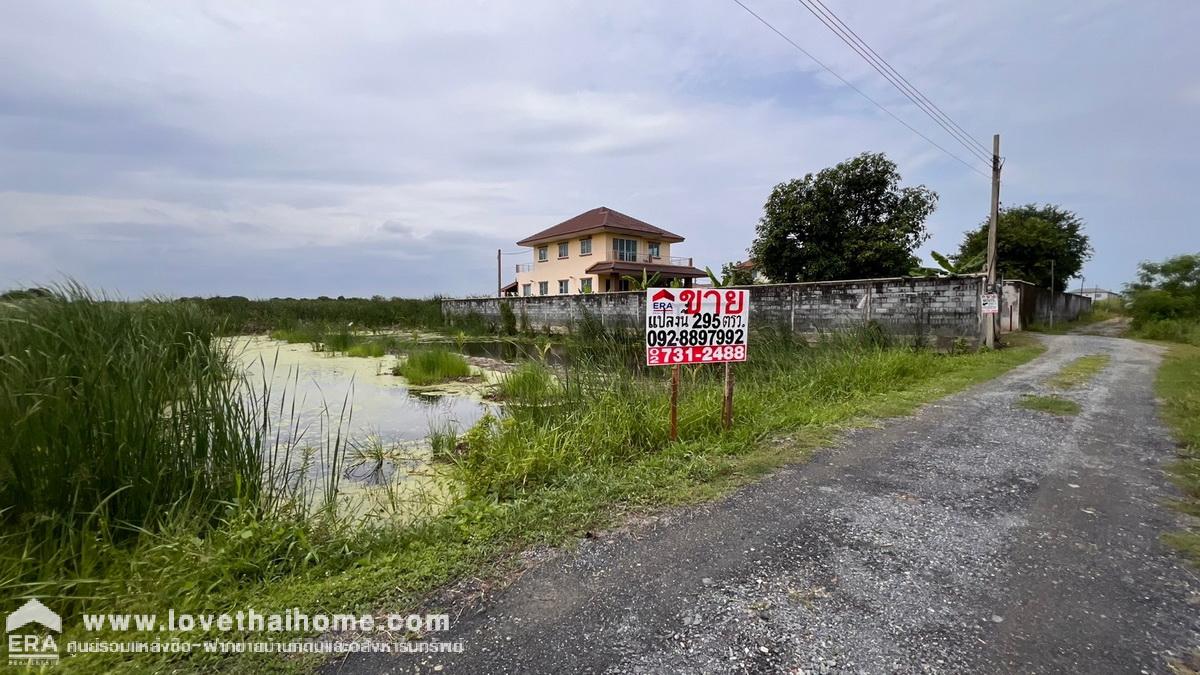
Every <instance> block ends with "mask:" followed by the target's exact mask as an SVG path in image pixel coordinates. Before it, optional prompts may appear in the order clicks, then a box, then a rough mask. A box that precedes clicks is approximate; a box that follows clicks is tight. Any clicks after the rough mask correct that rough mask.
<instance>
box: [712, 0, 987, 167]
mask: <svg viewBox="0 0 1200 675" xmlns="http://www.w3.org/2000/svg"><path fill="white" fill-rule="evenodd" d="M733 2H735V3H736V4H737V5H738V6H739V7H741V8H742V9H744V10H746V12H747V13H749V14H750V16H752V17H754V18H755V19H758V22H759V23H761V24H762V25H764V26H766V27H767V28H769V29H770V30H771V32H773V33H775V34H776V35H778V36H779V37H781V38H783V39H784V40H785V41H786V42H787V43H788V44H790V45H791V46H793V47H795V48H796V50H797V51H799V52H800V53H801V54H804V55H805V56H807V57H808V58H809V59H810V60H811V61H812V62H813V63H815V64H817V65H818V66H820V67H821V68H823V69H824V70H825V71H826V72H827V73H829V74H830V75H833V76H834V77H836V78H837V79H838V80H840V81H841V83H842V84H844V85H846V86H847V87H850V88H851V89H853V90H854V91H856V92H858V95H859V96H862V97H863V98H865V99H866V100H867V101H869V102H870V103H871V104H872V105H874V106H875V107H876V108H879V109H880V110H882V111H883V112H885V113H887V114H888V116H889V117H891V118H892V119H894V120H896V121H897V122H899V123H900V124H902V125H904V127H905V128H906V129H908V130H909V131H911V132H913V133H914V134H916V135H918V136H920V137H921V138H923V139H925V141H926V142H927V143H929V144H930V145H932V146H933V147H935V148H937V149H938V150H941V151H942V152H944V153H946V155H948V156H950V157H951V158H953V159H954V160H956V161H958V162H959V163H960V164H962V165H963V166H965V167H967V168H968V169H970V170H972V171H974V172H975V173H977V174H979V175H980V176H983V177H984V178H987V177H988V175H987V174H985V173H984V172H982V171H980V170H979V169H978V168H976V167H975V165H973V164H971V163H970V162H968V161H967V160H965V159H963V158H962V157H959V156H958V155H956V154H954V153H953V152H950V151H949V150H947V149H946V148H944V147H942V146H941V145H939V144H938V143H937V142H936V141H934V140H933V139H932V138H930V137H928V136H926V135H925V134H923V133H921V132H920V131H918V130H917V129H916V127H914V126H912V125H911V124H909V123H908V122H905V121H904V120H903V119H901V118H900V117H899V116H898V115H896V113H894V112H892V111H891V110H888V109H887V108H886V107H884V105H883V104H882V103H880V102H879V101H876V100H875V99H873V98H871V97H870V96H868V95H867V94H866V92H864V91H863V90H862V89H859V88H858V87H856V86H854V85H853V84H851V83H850V81H849V80H847V79H846V78H844V77H842V76H841V75H838V73H837V71H835V70H834V69H832V68H830V67H829V66H827V65H825V63H824V62H822V61H821V60H820V59H818V58H817V57H815V56H813V55H812V54H811V53H809V51H808V50H807V49H805V48H804V47H801V46H800V45H799V44H796V41H795V40H793V39H792V38H790V37H788V36H787V35H785V34H784V33H783V32H782V31H780V30H779V29H778V28H776V27H775V26H772V25H771V23H770V22H769V21H767V20H766V19H764V18H762V17H761V16H759V15H758V14H757V13H755V11H754V10H752V9H750V8H749V7H747V6H746V5H745V4H743V3H742V0H733Z"/></svg>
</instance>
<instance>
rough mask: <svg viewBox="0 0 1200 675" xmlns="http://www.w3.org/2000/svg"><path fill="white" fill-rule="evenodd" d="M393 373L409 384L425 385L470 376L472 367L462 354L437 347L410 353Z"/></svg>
mask: <svg viewBox="0 0 1200 675" xmlns="http://www.w3.org/2000/svg"><path fill="white" fill-rule="evenodd" d="M393 374H395V375H400V376H402V377H403V378H404V379H406V380H408V382H409V384H415V385H417V386H425V385H430V384H437V383H439V382H446V381H447V380H453V379H456V378H459V377H468V376H469V375H470V374H471V367H470V366H468V365H467V361H466V359H464V358H463V357H462V355H461V354H458V353H456V352H452V351H450V350H448V349H441V348H436V347H435V348H429V349H421V350H417V351H414V352H412V353H410V354H409V355H408V357H407V358H406V359H404V361H403V362H402V363H401V364H400V365H398V366H396V368H395V369H394V370H393Z"/></svg>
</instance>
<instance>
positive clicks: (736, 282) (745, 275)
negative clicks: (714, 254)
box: [704, 262, 754, 286]
mask: <svg viewBox="0 0 1200 675" xmlns="http://www.w3.org/2000/svg"><path fill="white" fill-rule="evenodd" d="M704 271H705V272H708V276H709V278H710V279H712V281H713V285H714V286H752V285H753V284H754V270H753V269H747V268H745V267H743V266H742V264H741V263H739V262H727V263H725V264H724V265H721V278H720V283H717V281H718V280H717V277H716V275H714V274H713V273H712V270H710V269H708V268H707V267H705V268H704Z"/></svg>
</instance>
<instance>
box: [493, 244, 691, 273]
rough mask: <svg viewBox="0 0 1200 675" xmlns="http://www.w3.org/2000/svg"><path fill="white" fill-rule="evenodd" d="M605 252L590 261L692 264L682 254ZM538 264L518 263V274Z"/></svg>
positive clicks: (673, 264) (626, 251) (682, 265)
mask: <svg viewBox="0 0 1200 675" xmlns="http://www.w3.org/2000/svg"><path fill="white" fill-rule="evenodd" d="M604 253H605V255H604V257H603V258H600V259H599V260H597V259H594V258H591V257H590V256H588V259H589V262H600V261H604V262H631V263H639V264H643V265H672V266H675V267H691V266H692V259H691V258H684V257H680V256H651V255H650V254H649V253H645V252H642V251H638V252H637V253H632V252H630V251H628V250H622V249H615V248H614V249H610V250H608V251H605V252H604ZM574 257H579V256H574ZM538 262H548V261H546V260H541V261H538ZM536 264H537V262H527V263H517V265H516V269H517V274H520V273H522V272H532V271H533V268H534V266H535V265H536Z"/></svg>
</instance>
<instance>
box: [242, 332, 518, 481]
mask: <svg viewBox="0 0 1200 675" xmlns="http://www.w3.org/2000/svg"><path fill="white" fill-rule="evenodd" d="M232 348H233V352H234V354H235V355H236V358H237V360H238V361H239V362H240V363H241V364H242V366H243V367H244V369H245V372H246V374H247V376H248V378H249V381H250V384H251V387H252V389H253V390H254V393H255V394H256V395H258V396H260V397H261V396H262V393H263V391H264V387H269V401H270V406H269V410H268V417H269V419H270V422H271V425H272V441H274V434H275V433H276V432H278V434H279V439H280V444H279V445H280V446H283V447H291V448H293V450H294V451H296V452H300V451H307V452H309V453H310V456H309V457H308V461H307V465H306V466H305V467H304V468H305V473H306V475H307V476H308V477H310V478H314V479H320V478H321V477H322V476H325V475H327V474H328V472H329V471H331V470H333V467H332V465H331V463H330V462H329V460H328V458H327V457H324V456H322V454H323V453H322V452H321V449H323V448H326V447H328V446H329V444H330V443H331V442H332V440H333V439H335V438H337V435H338V434H339V433H340V435H341V438H342V439H347V440H348V442H347V443H346V444H345V447H346V448H347V453H346V457H345V460H344V462H343V463H342V464H341V466H342V467H343V468H342V469H341V473H342V475H343V477H344V478H348V479H350V480H351V481H358V482H360V483H367V484H371V483H383V482H387V481H389V480H391V479H392V478H393V477H399V478H403V477H407V476H410V475H421V474H423V473H427V469H428V461H427V460H428V455H429V450H428V447H427V444H426V443H425V439H426V438H427V437H428V435H429V433H430V432H431V431H432V430H443V429H446V428H448V427H452V428H454V429H455V430H457V431H459V432H461V431H463V430H466V429H468V428H470V427H471V426H472V425H473V424H475V422H476V421H478V420H479V419H480V418H481V417H482V416H483V415H484V414H485V413H487V412H488V411H489V410H494V409H495V407H496V406H495V404H493V403H489V402H487V401H485V400H483V398H482V394H483V393H484V385H483V383H482V382H483V381H486V379H487V376H489V375H490V374H489V373H484V372H480V371H479V370H478V369H477V368H476V369H473V370H474V371H475V372H477V373H479V374H480V375H482V376H484V377H483V378H481V381H480V382H479V383H457V382H455V383H448V384H447V385H441V386H437V387H428V388H417V387H410V386H408V385H407V383H406V382H405V381H404V379H403V378H400V377H397V376H394V375H392V367H393V366H395V365H396V363H397V357H396V356H394V355H388V356H383V357H349V356H344V355H340V354H330V353H326V352H314V351H313V349H312V347H311V345H308V344H288V343H287V342H283V341H280V340H272V339H270V338H268V337H263V336H242V337H239V338H235V339H234V340H233V345H232ZM314 448H315V449H316V451H315V452H313V451H312V449H314ZM301 460H302V458H300V457H288V458H287V461H288V466H289V467H290V468H291V469H292V470H295V468H296V467H297V466H298V465H299V464H300V463H301ZM344 487H345V490H344V491H346V490H356V489H358V488H355V487H354V486H344Z"/></svg>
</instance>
